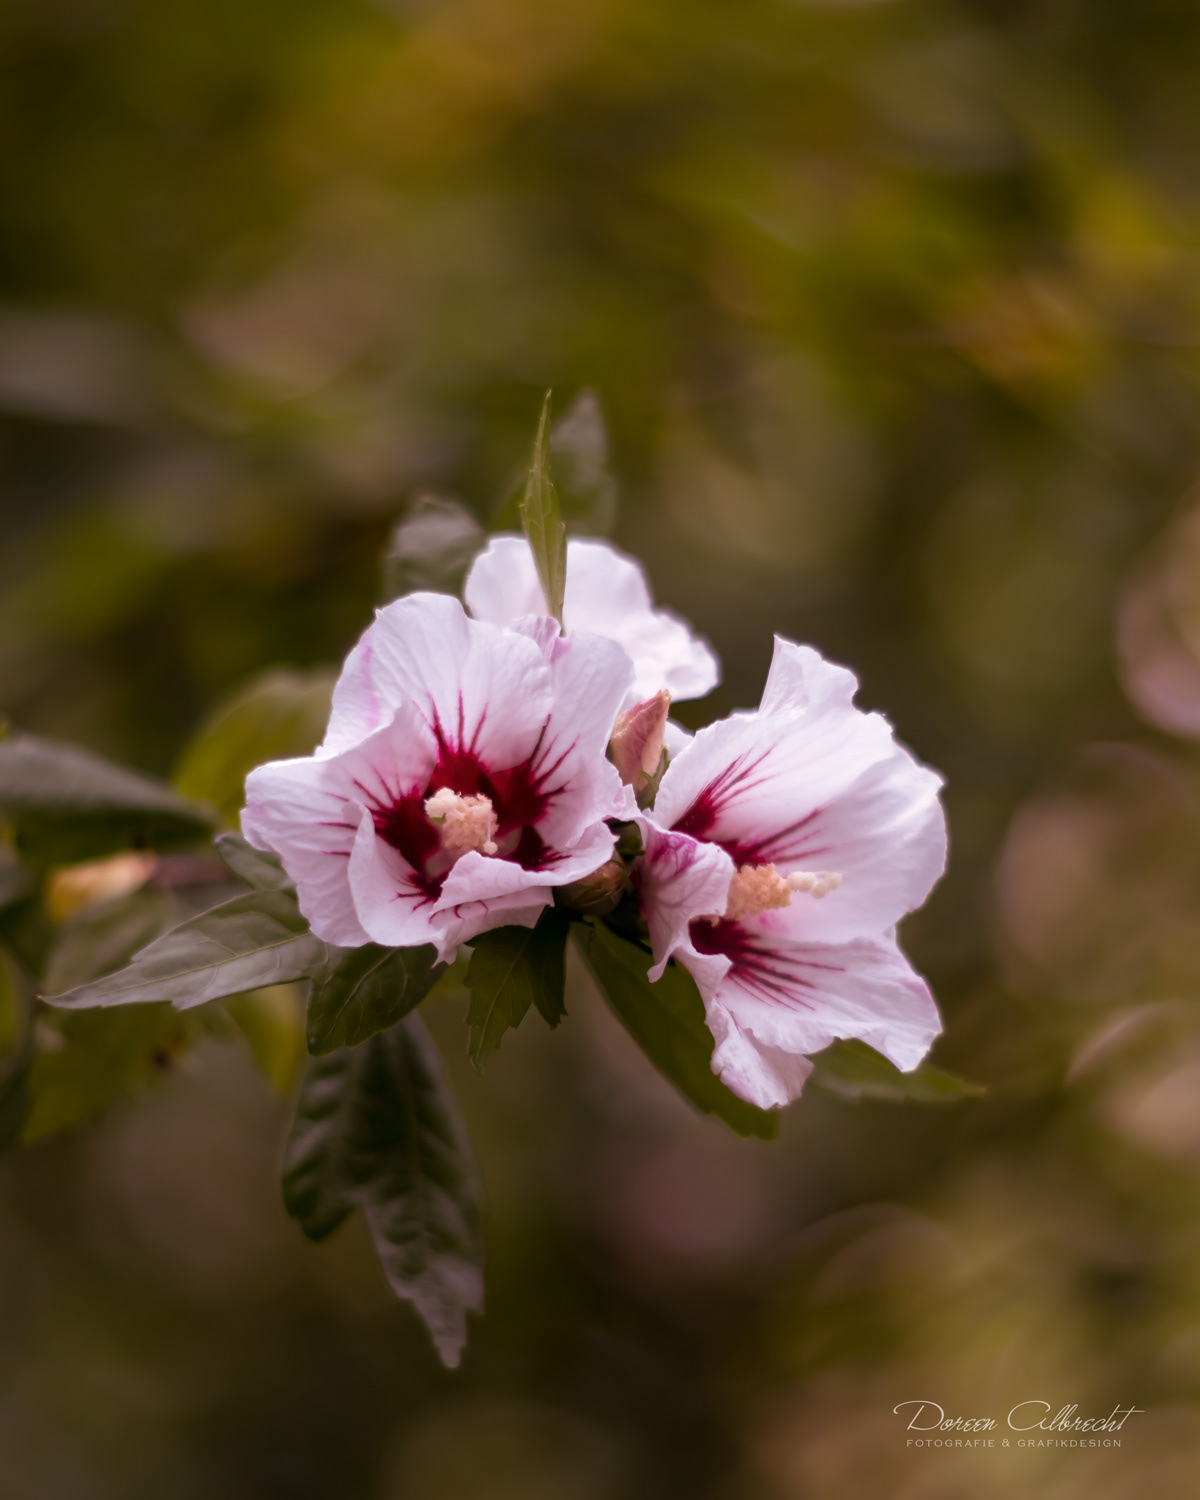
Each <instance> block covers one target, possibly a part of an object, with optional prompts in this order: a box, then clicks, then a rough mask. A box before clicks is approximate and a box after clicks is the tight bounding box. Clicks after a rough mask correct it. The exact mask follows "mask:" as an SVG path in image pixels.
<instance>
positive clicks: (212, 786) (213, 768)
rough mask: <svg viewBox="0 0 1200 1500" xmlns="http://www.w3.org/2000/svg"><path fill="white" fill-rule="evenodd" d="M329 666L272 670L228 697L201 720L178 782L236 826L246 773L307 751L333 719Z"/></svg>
mask: <svg viewBox="0 0 1200 1500" xmlns="http://www.w3.org/2000/svg"><path fill="white" fill-rule="evenodd" d="M333 684H334V677H333V674H332V673H330V672H309V673H301V672H268V673H267V674H266V675H265V676H263V677H258V678H255V680H254V681H253V682H251V683H250V684H249V685H248V686H247V687H244V688H242V689H241V691H240V692H238V693H236V694H235V695H234V696H233V697H232V698H229V699H227V700H226V701H225V702H224V703H223V704H221V705H220V707H219V708H218V709H217V710H216V712H215V713H213V714H212V715H211V716H210V717H209V718H208V719H207V720H206V721H205V723H204V724H202V725H201V727H200V729H199V730H198V731H197V733H196V735H195V737H194V738H193V739H192V742H191V744H190V745H189V746H188V748H187V749H186V750H185V751H184V754H183V758H182V759H181V760H180V762H179V765H178V767H177V769H176V771H175V785H176V786H177V787H178V788H179V790H180V791H181V792H183V793H184V794H185V795H186V796H189V797H199V798H200V799H202V800H203V801H205V802H211V803H212V804H213V805H214V806H215V807H216V808H217V809H218V811H219V812H220V814H221V818H222V821H223V822H224V823H225V825H226V826H227V827H229V828H236V827H237V822H238V816H239V814H240V813H241V810H242V804H243V802H244V800H245V797H244V789H245V784H246V776H247V773H248V772H250V771H252V770H253V769H254V768H255V766H261V765H262V764H263V762H264V761H268V760H286V759H287V758H289V757H291V756H294V755H308V754H310V753H311V751H312V750H313V749H314V747H315V746H316V745H317V744H319V743H320V741H321V738H322V736H323V735H324V733H325V725H326V723H327V722H328V720H329V704H330V699H331V698H332V696H333Z"/></svg>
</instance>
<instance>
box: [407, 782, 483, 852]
mask: <svg viewBox="0 0 1200 1500" xmlns="http://www.w3.org/2000/svg"><path fill="white" fill-rule="evenodd" d="M425 816H426V817H427V818H428V819H429V821H430V822H431V823H433V824H434V825H435V826H436V827H437V830H438V836H439V838H440V839H441V843H442V848H443V849H444V850H445V851H446V853H447V854H448V855H449V856H450V858H451V859H458V858H460V857H461V856H462V855H464V854H467V853H469V852H470V851H471V850H472V849H478V850H479V852H480V854H495V853H496V814H495V812H494V811H493V809H492V801H491V798H490V797H485V796H483V795H482V794H480V795H478V796H475V797H462V796H460V795H459V794H458V792H455V791H451V789H450V788H449V787H448V786H444V787H442V789H441V790H440V791H437V792H434V794H433V796H432V797H427V798H426V799H425Z"/></svg>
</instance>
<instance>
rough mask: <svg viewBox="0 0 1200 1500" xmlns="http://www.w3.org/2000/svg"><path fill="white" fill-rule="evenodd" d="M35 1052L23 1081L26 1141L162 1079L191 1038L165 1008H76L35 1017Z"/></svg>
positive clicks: (23, 1135)
mask: <svg viewBox="0 0 1200 1500" xmlns="http://www.w3.org/2000/svg"><path fill="white" fill-rule="evenodd" d="M38 1030H39V1042H40V1045H39V1049H38V1051H37V1052H36V1053H35V1055H34V1058H33V1061H32V1063H31V1064H30V1067H29V1072H28V1075H27V1079H26V1087H27V1089H28V1092H29V1096H30V1108H29V1113H28V1115H27V1116H26V1118H25V1122H24V1125H23V1127H22V1129H21V1139H22V1140H23V1141H25V1142H27V1143H28V1142H30V1141H37V1140H41V1139H43V1138H44V1137H45V1136H48V1135H56V1134H57V1133H58V1132H59V1131H61V1130H65V1129H66V1128H67V1127H68V1126H69V1125H75V1124H77V1123H78V1122H79V1121H80V1120H83V1119H86V1118H87V1116H89V1115H92V1114H95V1112H96V1111H97V1110H99V1109H102V1108H103V1107H104V1106H105V1105H107V1104H110V1103H111V1102H112V1101H113V1100H114V1099H116V1098H118V1097H119V1096H120V1095H122V1094H125V1093H127V1092H128V1091H129V1090H130V1089H132V1088H134V1087H136V1086H137V1085H139V1084H148V1083H152V1082H154V1081H155V1080H157V1079H159V1078H161V1077H163V1076H164V1074H165V1073H166V1072H167V1071H168V1070H169V1068H170V1066H171V1064H172V1063H173V1061H174V1059H175V1058H176V1056H177V1055H178V1054H179V1053H180V1052H181V1051H183V1050H184V1049H185V1048H186V1047H187V1045H188V1043H189V1042H190V1040H191V1028H190V1026H189V1024H188V1022H187V1021H186V1020H185V1019H184V1018H183V1017H181V1016H179V1015H177V1014H176V1013H175V1011H173V1010H172V1009H171V1007H170V1006H169V1005H142V1006H136V1007H134V1008H132V1009H130V1010H122V1011H81V1012H78V1013H75V1012H72V1013H69V1014H66V1015H64V1016H63V1017H62V1018H61V1019H60V1020H59V1021H58V1023H57V1024H55V1023H53V1022H39V1023H38Z"/></svg>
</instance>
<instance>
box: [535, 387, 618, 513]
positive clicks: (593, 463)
mask: <svg viewBox="0 0 1200 1500" xmlns="http://www.w3.org/2000/svg"><path fill="white" fill-rule="evenodd" d="M550 457H551V459H552V460H553V463H554V472H555V474H556V475H557V476H558V479H557V483H556V484H555V489H556V490H557V491H558V499H559V506H560V508H561V511H562V518H563V524H564V525H565V526H566V529H567V531H568V532H569V533H571V534H575V533H580V534H582V535H585V536H607V535H608V533H609V532H610V531H611V530H612V525H613V521H614V520H615V519H616V513H617V484H616V480H615V479H614V478H613V476H612V474H611V473H610V471H609V467H608V432H607V430H606V428H605V425H604V413H603V411H602V410H601V407H600V401H599V398H598V397H597V395H596V393H595V391H592V390H582V391H580V393H579V395H578V396H576V398H575V400H574V401H573V402H572V403H571V406H570V408H569V410H568V411H567V413H566V415H565V416H563V417H562V418H560V419H559V421H557V422H555V424H554V426H553V427H552V428H551V431H550Z"/></svg>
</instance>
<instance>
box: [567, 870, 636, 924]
mask: <svg viewBox="0 0 1200 1500" xmlns="http://www.w3.org/2000/svg"><path fill="white" fill-rule="evenodd" d="M628 890H629V873H628V871H627V870H626V868H625V865H624V864H623V863H622V861H621V860H619V859H610V860H609V861H608V863H607V864H603V865H601V866H600V868H599V869H598V870H593V871H592V873H591V874H590V875H585V876H584V877H583V879H582V880H575V881H572V882H571V884H570V885H560V886H559V888H558V890H557V892H556V896H557V899H558V904H559V905H560V906H566V907H569V908H570V909H571V911H577V912H582V913H583V914H584V915H585V916H589V917H605V916H607V915H608V913H609V912H610V911H613V910H614V909H615V908H616V907H617V906H618V905H619V904H620V901H621V897H622V896H624V895H625V893H626V891H628Z"/></svg>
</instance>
